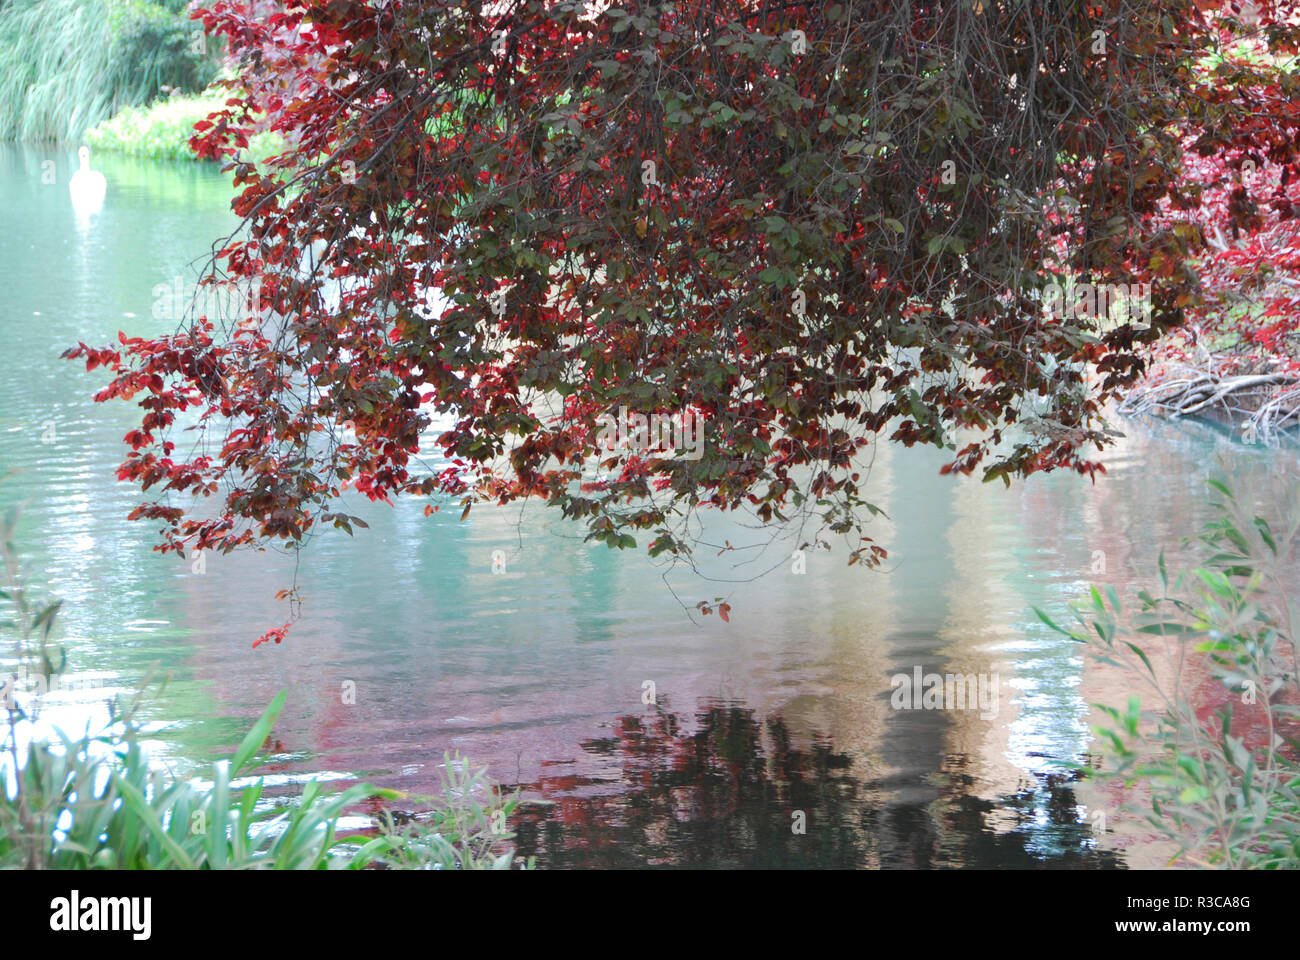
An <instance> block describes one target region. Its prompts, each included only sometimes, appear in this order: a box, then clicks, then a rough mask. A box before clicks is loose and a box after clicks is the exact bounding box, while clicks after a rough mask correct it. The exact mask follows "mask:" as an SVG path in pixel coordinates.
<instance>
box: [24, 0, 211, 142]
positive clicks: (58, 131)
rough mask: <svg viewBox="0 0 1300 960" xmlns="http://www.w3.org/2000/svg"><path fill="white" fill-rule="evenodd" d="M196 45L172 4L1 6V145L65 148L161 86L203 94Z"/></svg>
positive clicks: (207, 53)
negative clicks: (57, 144) (58, 144)
mask: <svg viewBox="0 0 1300 960" xmlns="http://www.w3.org/2000/svg"><path fill="white" fill-rule="evenodd" d="M200 36H201V31H200V27H199V25H198V23H197V22H195V21H191V20H190V19H189V15H188V11H186V10H184V9H182V8H180V7H179V6H178V4H177V2H176V0H170V6H164V5H160V4H156V3H151V2H148V0H0V140H27V141H36V140H56V141H63V142H72V141H76V140H78V139H80V137H81V135H82V134H83V133H84V132H85V131H86V130H87V129H89V128H90V127H92V126H94V125H95V124H97V123H99V122H100V121H102V120H106V119H107V118H109V117H111V116H113V115H114V114H115V113H117V112H118V111H119V110H121V109H122V108H123V107H128V106H136V105H140V104H143V103H147V102H149V101H150V100H152V99H153V98H155V97H157V96H158V95H159V92H160V88H161V87H163V86H168V87H174V88H178V89H181V90H185V91H191V92H195V91H199V90H202V89H203V88H204V87H206V86H207V84H208V83H209V82H210V81H211V80H212V78H213V77H214V76H215V75H216V71H217V59H216V50H215V49H214V44H213V42H212V41H211V40H210V39H206V38H205V39H203V40H200V39H199V38H200Z"/></svg>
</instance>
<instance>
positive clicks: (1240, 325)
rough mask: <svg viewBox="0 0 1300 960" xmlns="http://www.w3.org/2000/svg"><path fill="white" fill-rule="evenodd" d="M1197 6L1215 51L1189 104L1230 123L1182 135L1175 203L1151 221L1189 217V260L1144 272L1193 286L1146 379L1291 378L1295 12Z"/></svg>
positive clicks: (1296, 269) (1268, 2) (1298, 25)
mask: <svg viewBox="0 0 1300 960" xmlns="http://www.w3.org/2000/svg"><path fill="white" fill-rule="evenodd" d="M1205 6H1207V7H1210V8H1212V9H1213V11H1214V13H1215V14H1216V17H1215V19H1214V20H1213V23H1214V24H1215V27H1216V40H1217V50H1215V51H1214V54H1215V55H1214V56H1213V57H1212V58H1211V59H1208V60H1207V61H1205V62H1203V63H1202V64H1200V65H1199V70H1198V73H1197V80H1198V88H1197V96H1198V98H1199V99H1200V100H1202V101H1203V102H1204V103H1205V104H1206V105H1207V110H1217V111H1222V112H1224V113H1225V114H1226V115H1228V116H1231V117H1233V118H1234V122H1232V123H1230V124H1228V123H1223V124H1205V123H1201V124H1197V123H1196V122H1194V121H1195V120H1197V119H1199V118H1198V117H1195V116H1193V117H1190V118H1188V121H1187V122H1185V123H1184V124H1182V125H1181V127H1180V129H1181V135H1182V138H1183V147H1184V157H1185V159H1184V163H1183V170H1182V177H1181V178H1180V182H1179V184H1178V195H1179V196H1180V197H1181V198H1182V202H1181V203H1180V204H1179V205H1178V207H1177V208H1175V207H1174V206H1173V205H1172V204H1165V205H1163V206H1162V209H1161V211H1160V213H1159V214H1157V215H1156V216H1155V217H1153V218H1152V219H1153V222H1154V223H1156V224H1157V225H1159V226H1162V227H1170V226H1172V222H1173V221H1174V220H1178V221H1180V222H1183V223H1185V222H1186V221H1187V220H1188V219H1189V218H1188V214H1189V213H1190V214H1191V216H1190V220H1191V223H1192V224H1193V225H1194V228H1195V229H1196V231H1197V233H1198V236H1197V241H1198V242H1197V248H1198V250H1199V253H1198V255H1197V256H1195V257H1193V258H1191V259H1190V260H1189V261H1188V262H1186V263H1172V262H1162V261H1156V262H1155V263H1154V266H1155V267H1156V268H1157V269H1158V270H1159V271H1161V272H1163V273H1165V274H1167V275H1172V274H1173V273H1175V272H1177V271H1185V272H1187V273H1190V274H1192V275H1194V276H1195V277H1196V280H1197V283H1196V285H1195V288H1194V289H1193V290H1192V291H1190V292H1189V295H1188V299H1187V303H1186V313H1187V323H1186V324H1185V325H1184V326H1183V327H1182V328H1180V329H1178V330H1176V331H1173V332H1171V334H1170V335H1169V336H1167V337H1165V338H1164V339H1162V340H1161V341H1160V342H1159V343H1157V344H1156V345H1155V346H1154V348H1153V351H1152V353H1153V361H1154V363H1153V366H1152V368H1151V371H1150V375H1149V377H1148V380H1149V381H1152V382H1154V381H1158V380H1159V378H1160V377H1161V373H1162V370H1164V368H1165V365H1166V364H1167V363H1169V362H1174V363H1177V364H1193V365H1196V366H1204V365H1205V364H1206V363H1207V362H1208V363H1211V364H1212V365H1213V366H1214V368H1215V370H1216V371H1217V372H1219V373H1220V374H1230V373H1233V372H1237V371H1253V370H1259V369H1261V368H1264V367H1267V368H1269V369H1273V370H1283V371H1292V372H1295V371H1300V219H1298V215H1300V70H1298V69H1297V67H1300V60H1298V58H1300V52H1298V51H1297V45H1296V37H1297V35H1298V34H1300V4H1297V3H1294V2H1278V0H1265V2H1259V0H1257V2H1255V3H1253V4H1241V3H1223V4H1205ZM1243 7H1244V8H1245V13H1244V14H1243Z"/></svg>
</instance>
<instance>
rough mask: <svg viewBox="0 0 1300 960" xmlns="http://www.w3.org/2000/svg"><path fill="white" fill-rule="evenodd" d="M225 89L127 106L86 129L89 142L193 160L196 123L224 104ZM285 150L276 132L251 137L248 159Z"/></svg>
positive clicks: (124, 150)
mask: <svg viewBox="0 0 1300 960" xmlns="http://www.w3.org/2000/svg"><path fill="white" fill-rule="evenodd" d="M226 96H227V94H225V93H224V92H222V91H210V90H209V91H205V92H203V93H201V94H198V95H196V96H177V97H169V98H168V99H165V100H158V101H156V102H155V103H152V104H150V105H149V106H145V107H126V108H125V109H123V110H122V111H121V112H120V113H118V114H117V115H116V116H114V117H113V118H112V119H109V120H105V121H104V122H102V123H100V124H98V125H97V126H95V127H92V128H91V129H90V130H88V131H86V137H85V139H86V142H87V143H88V144H90V145H91V146H92V147H94V148H95V149H97V150H112V151H115V152H118V153H129V154H133V155H135V156H140V157H149V158H150V159H153V160H193V159H194V154H193V153H192V152H191V151H190V148H189V141H190V137H192V136H194V124H195V123H197V122H198V121H200V120H204V119H206V118H207V116H208V114H209V113H211V112H213V111H214V110H219V109H221V107H222V106H223V104H224V103H225V100H226ZM282 149H283V145H282V141H281V140H280V138H279V137H278V136H277V135H276V134H272V133H261V134H257V135H256V136H254V137H252V138H251V139H250V141H249V145H248V149H247V150H246V151H245V152H244V155H245V158H246V159H252V160H261V159H263V158H265V157H266V156H268V155H270V154H272V153H276V152H278V151H280V150H282Z"/></svg>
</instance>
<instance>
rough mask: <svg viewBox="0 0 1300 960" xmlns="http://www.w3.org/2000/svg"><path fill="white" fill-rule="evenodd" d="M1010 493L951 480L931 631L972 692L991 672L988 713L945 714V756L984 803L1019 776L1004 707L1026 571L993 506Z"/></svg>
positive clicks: (950, 667)
mask: <svg viewBox="0 0 1300 960" xmlns="http://www.w3.org/2000/svg"><path fill="white" fill-rule="evenodd" d="M957 443H958V445H959V446H961V445H962V444H963V443H964V441H963V440H959V441H957ZM1013 496H1014V493H1013V492H1012V491H1008V490H1005V489H996V490H994V489H990V487H989V486H988V485H986V484H983V483H981V482H980V480H979V478H978V477H959V478H952V480H951V482H950V484H949V497H950V500H951V502H952V506H953V512H954V514H955V515H954V517H953V520H952V523H951V524H950V526H949V527H948V543H949V544H950V547H951V550H950V558H951V562H952V575H951V577H950V578H949V579H948V581H947V582H946V584H943V585H942V586H941V587H940V589H941V590H942V591H943V593H944V594H945V595H946V596H947V598H948V604H947V609H948V616H947V618H946V619H945V621H944V623H943V625H942V627H941V628H940V631H939V637H940V640H941V641H942V648H941V650H942V653H943V654H944V655H945V656H944V659H943V672H944V673H945V674H946V673H953V674H960V675H961V676H963V677H969V676H974V677H975V678H976V684H977V689H980V688H981V686H982V685H983V688H984V689H988V687H987V686H986V685H989V684H992V683H993V676H994V674H996V675H997V686H996V688H994V689H993V690H992V693H993V694H994V696H995V697H996V701H995V702H996V706H997V710H996V713H994V714H993V715H992V716H990V717H988V718H984V717H981V715H980V710H979V709H976V707H978V704H975V705H972V704H969V703H968V704H967V707H966V709H965V710H951V711H948V712H947V716H948V719H949V721H950V725H949V728H948V731H947V744H948V746H947V750H948V753H949V754H952V755H955V756H959V757H965V758H966V763H967V764H968V767H967V770H966V772H967V773H969V774H970V775H971V776H972V777H974V778H975V782H974V784H973V785H972V788H971V790H970V792H971V793H974V794H976V795H979V796H983V797H986V798H989V799H993V798H995V797H997V796H998V795H1000V794H1008V793H1012V792H1013V791H1015V790H1016V789H1017V787H1019V786H1020V785H1021V783H1022V781H1023V779H1024V771H1023V769H1022V768H1021V767H1020V766H1019V765H1017V764H1016V763H1015V762H1014V761H1013V759H1012V757H1011V756H1010V751H1009V749H1008V742H1009V737H1010V731H1011V729H1012V725H1013V723H1014V722H1015V720H1016V717H1017V711H1018V707H1017V706H1016V704H1015V703H1013V702H1012V701H1013V699H1014V698H1015V696H1016V692H1017V691H1016V688H1015V686H1013V681H1014V680H1015V679H1016V678H1015V673H1016V664H1015V660H1014V655H1012V656H1008V653H1007V650H1008V647H1009V646H1010V647H1011V648H1012V649H1014V648H1015V647H1016V646H1019V645H1020V644H1021V643H1022V641H1023V636H1022V634H1021V632H1020V631H1019V629H1018V628H1017V624H1019V623H1020V622H1021V621H1022V619H1023V617H1024V615H1025V613H1026V612H1027V608H1028V602H1027V601H1026V598H1025V596H1024V590H1023V585H1024V583H1025V578H1026V574H1027V572H1028V567H1027V564H1025V563H1023V562H1022V561H1021V559H1020V558H1019V557H1017V555H1016V550H1015V547H1016V544H1017V543H1018V542H1019V541H1020V536H1019V535H1020V532H1021V531H1020V527H1021V525H1022V522H1021V518H1020V517H1019V516H1014V517H1013V518H1009V517H1008V516H1007V511H1005V510H1004V509H1002V508H1001V504H1000V503H999V502H996V501H997V500H998V498H1004V499H1005V500H1007V501H1010V500H1011V499H1012V497H1013ZM1008 505H1009V506H1011V507H1012V509H1014V504H1008Z"/></svg>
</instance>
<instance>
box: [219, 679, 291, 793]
mask: <svg viewBox="0 0 1300 960" xmlns="http://www.w3.org/2000/svg"><path fill="white" fill-rule="evenodd" d="M288 696H289V691H288V690H281V691H280V692H279V693H278V694H276V695H275V699H274V700H272V701H271V705H270V706H269V707H267V708H266V712H264V713H263V714H262V715H261V716H260V717H258V718H257V722H256V723H255V724H253V728H252V729H251V730H249V731H248V733H247V734H245V735H244V739H243V742H241V743H240V744H239V749H238V750H236V751H235V755H234V757H233V758H232V759H231V761H230V770H231V773H232V774H233V775H235V776H239V774H240V773H242V772H243V770H244V767H246V766H247V765H248V762H249V761H250V760H251V759H252V758H253V754H255V753H256V752H257V748H258V747H260V746H261V745H262V744H263V743H265V742H266V738H267V737H269V736H270V735H271V728H272V727H273V726H274V725H275V718H276V717H278V716H279V715H280V711H281V710H283V709H284V701H285V700H286V699H287V698H288Z"/></svg>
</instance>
